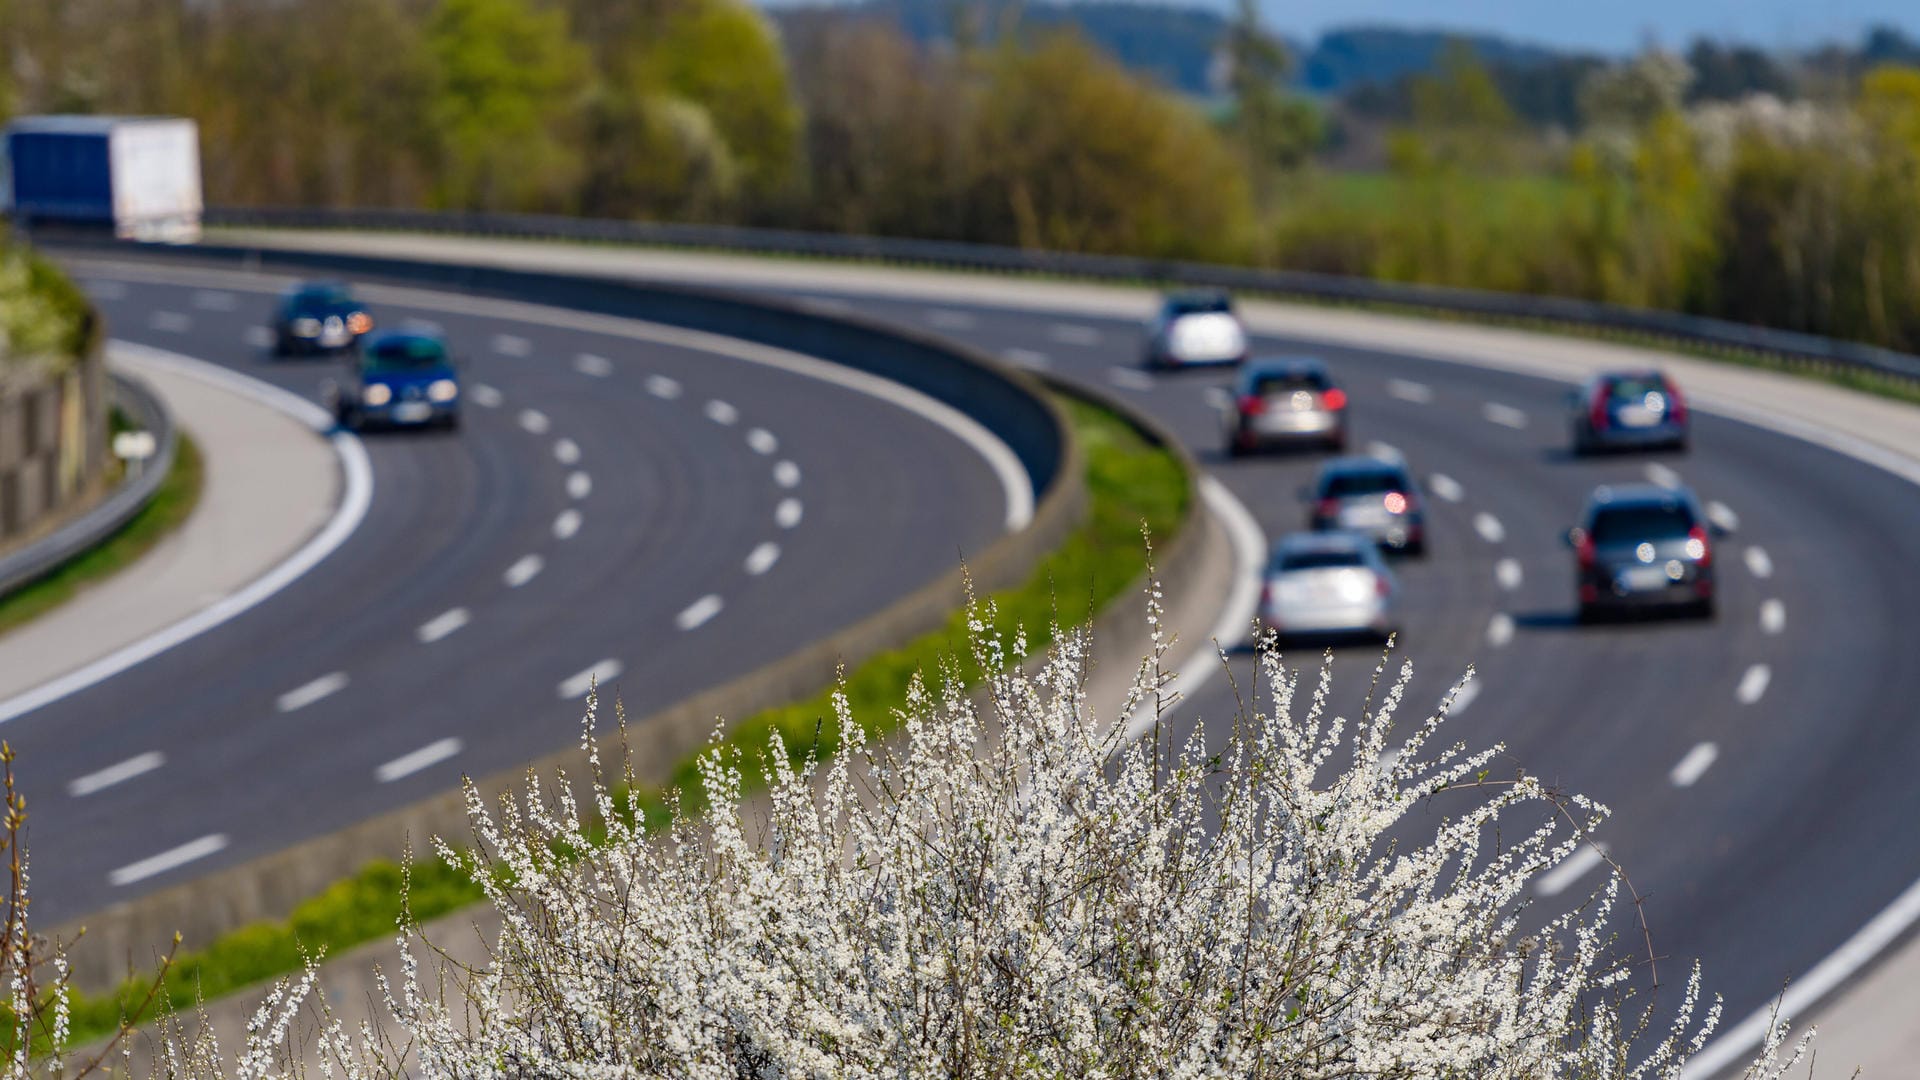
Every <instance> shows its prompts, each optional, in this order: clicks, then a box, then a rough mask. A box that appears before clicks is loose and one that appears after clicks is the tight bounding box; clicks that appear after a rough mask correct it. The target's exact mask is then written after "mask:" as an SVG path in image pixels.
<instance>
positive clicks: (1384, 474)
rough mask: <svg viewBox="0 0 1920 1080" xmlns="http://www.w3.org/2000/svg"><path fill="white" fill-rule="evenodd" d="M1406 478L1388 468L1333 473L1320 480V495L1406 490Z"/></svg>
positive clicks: (1327, 497) (1331, 496) (1341, 495)
mask: <svg viewBox="0 0 1920 1080" xmlns="http://www.w3.org/2000/svg"><path fill="white" fill-rule="evenodd" d="M1407 486H1408V485H1407V478H1406V477H1405V476H1403V475H1401V474H1400V473H1397V472H1394V471H1392V470H1388V469H1380V470H1367V471H1365V472H1342V473H1334V474H1333V475H1331V476H1328V477H1326V478H1325V479H1323V480H1321V481H1320V496H1321V498H1326V499H1344V498H1346V497H1347V496H1349V495H1374V494H1377V493H1380V492H1384V491H1405V490H1407Z"/></svg>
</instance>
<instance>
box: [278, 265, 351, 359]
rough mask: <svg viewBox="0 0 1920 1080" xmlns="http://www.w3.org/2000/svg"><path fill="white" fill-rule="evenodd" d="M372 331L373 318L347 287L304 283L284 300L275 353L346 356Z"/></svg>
mask: <svg viewBox="0 0 1920 1080" xmlns="http://www.w3.org/2000/svg"><path fill="white" fill-rule="evenodd" d="M372 329H373V317H372V316H370V315H368V314H367V309H366V307H365V306H364V305H362V304H361V303H360V302H359V301H358V300H356V299H354V296H353V292H352V290H350V289H348V288H347V287H346V286H345V285H343V284H341V283H339V282H337V281H307V282H302V283H300V284H298V285H295V286H294V287H293V288H291V289H288V290H287V292H286V294H285V295H283V296H282V297H281V298H280V308H279V310H278V312H277V313H276V314H275V316H274V326H273V351H274V353H275V354H276V355H279V356H298V355H303V354H314V353H330V352H344V351H346V350H348V349H351V348H353V347H354V346H355V345H357V344H359V343H360V339H361V338H362V337H364V336H365V335H366V333H367V332H368V331H369V330H372Z"/></svg>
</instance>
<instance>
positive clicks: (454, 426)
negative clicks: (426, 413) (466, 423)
mask: <svg viewBox="0 0 1920 1080" xmlns="http://www.w3.org/2000/svg"><path fill="white" fill-rule="evenodd" d="M440 426H441V427H443V428H445V429H446V430H448V431H459V430H460V414H459V413H449V414H448V415H447V418H446V419H445V420H442V421H440Z"/></svg>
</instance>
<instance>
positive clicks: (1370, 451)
mask: <svg viewBox="0 0 1920 1080" xmlns="http://www.w3.org/2000/svg"><path fill="white" fill-rule="evenodd" d="M1367 456H1368V457H1370V458H1373V459H1374V460H1375V461H1405V460H1406V459H1407V458H1406V455H1405V454H1402V453H1401V452H1400V448H1399V447H1397V446H1395V445H1393V444H1392V443H1383V442H1381V441H1379V440H1378V439H1376V440H1374V441H1373V442H1370V443H1368V444H1367Z"/></svg>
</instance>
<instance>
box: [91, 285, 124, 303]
mask: <svg viewBox="0 0 1920 1080" xmlns="http://www.w3.org/2000/svg"><path fill="white" fill-rule="evenodd" d="M86 290H87V295H88V296H91V297H93V298H94V299H95V300H125V299H126V298H127V287H126V286H125V285H122V284H120V283H119V282H117V281H89V282H87V284H86Z"/></svg>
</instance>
